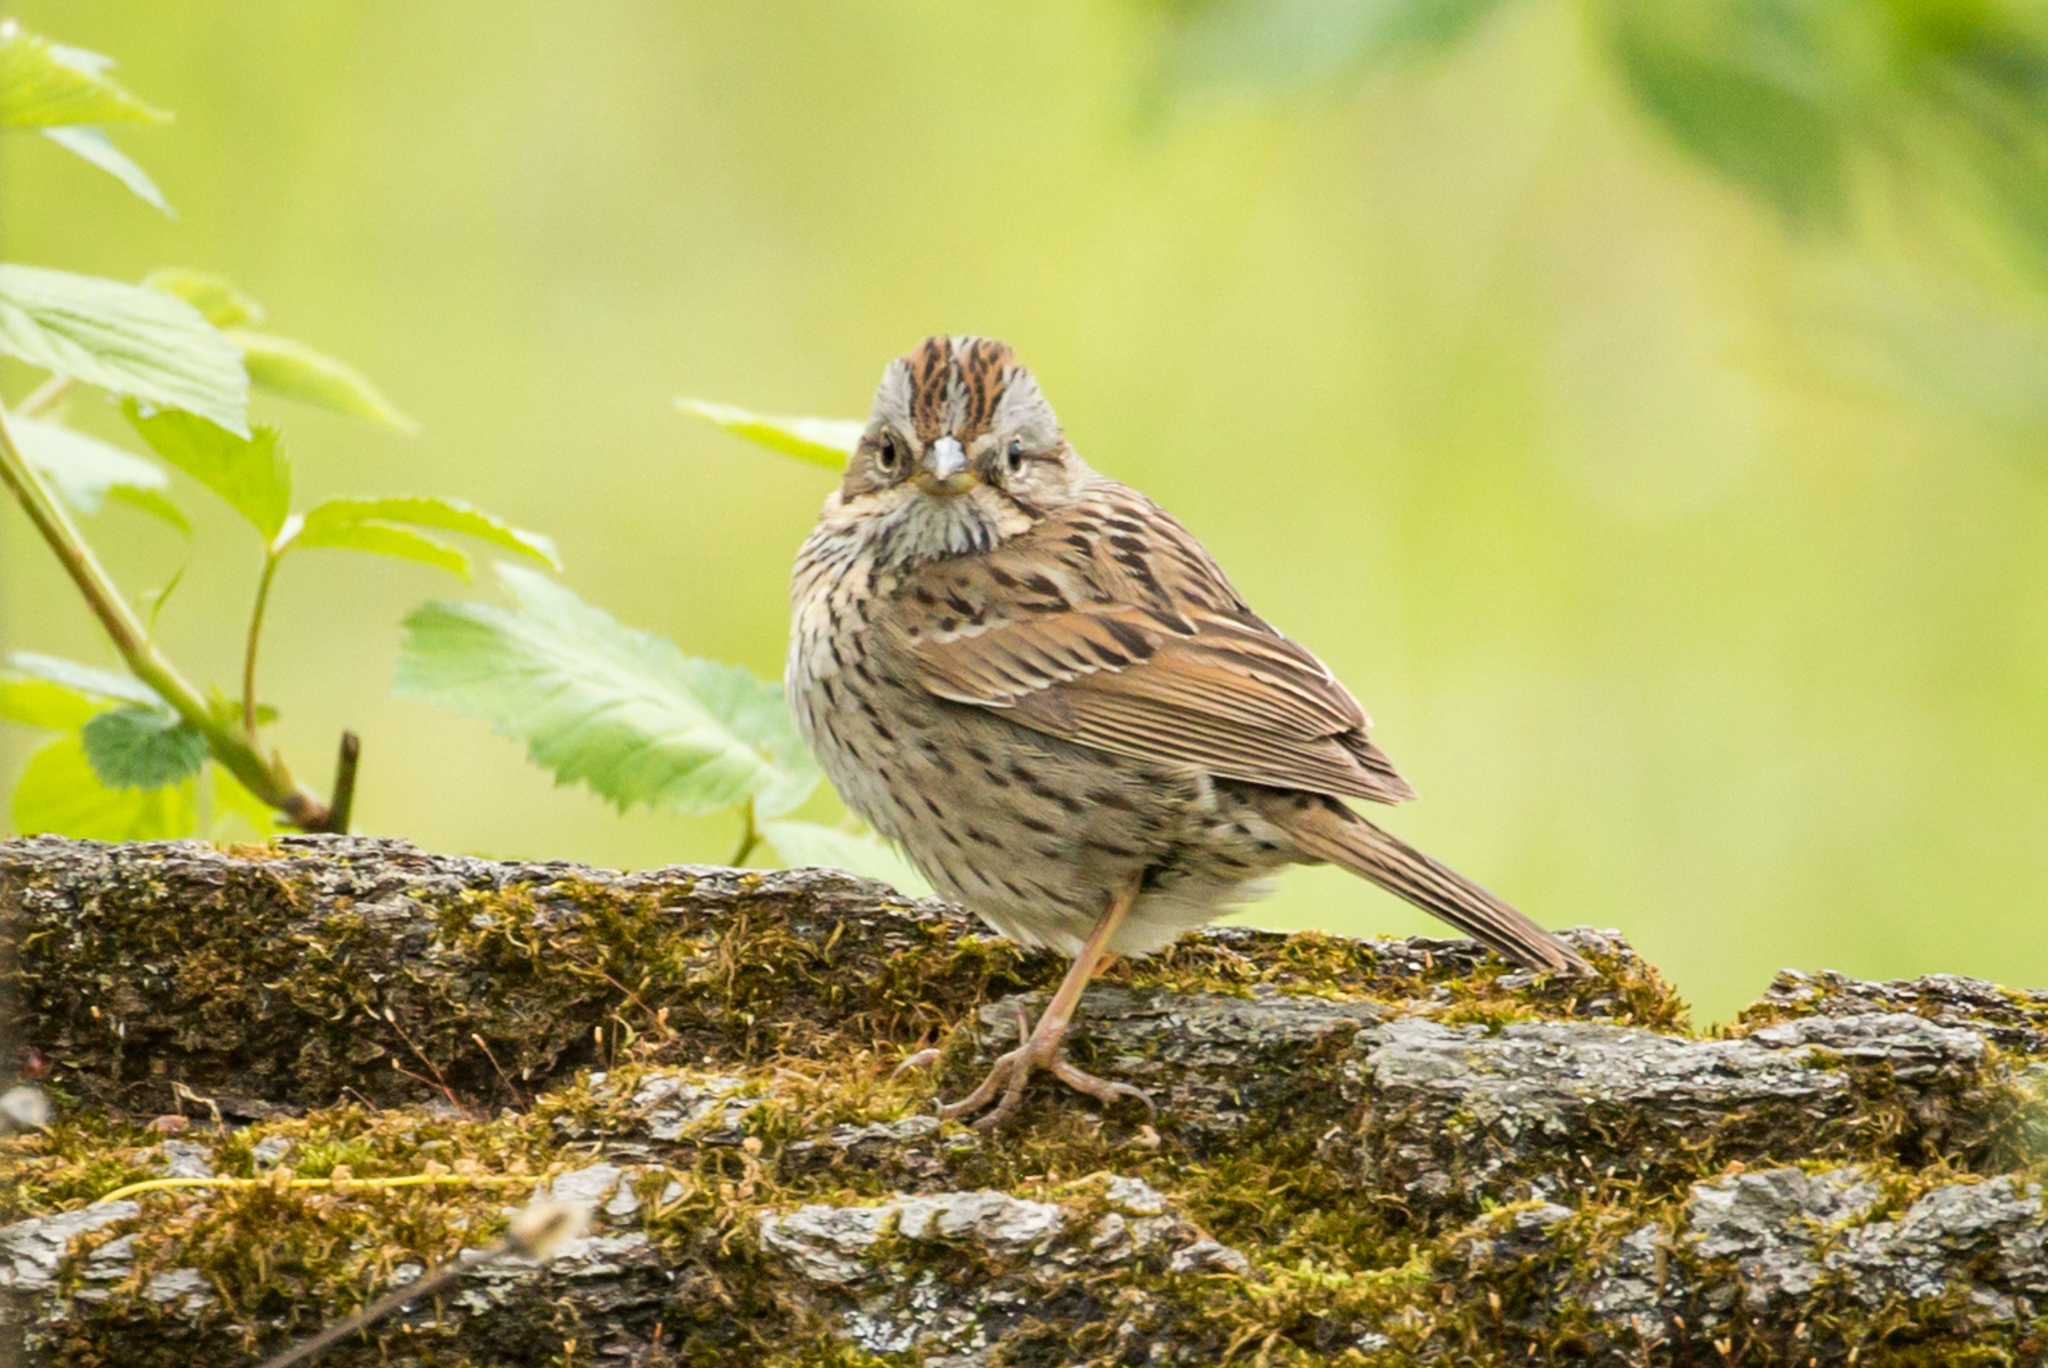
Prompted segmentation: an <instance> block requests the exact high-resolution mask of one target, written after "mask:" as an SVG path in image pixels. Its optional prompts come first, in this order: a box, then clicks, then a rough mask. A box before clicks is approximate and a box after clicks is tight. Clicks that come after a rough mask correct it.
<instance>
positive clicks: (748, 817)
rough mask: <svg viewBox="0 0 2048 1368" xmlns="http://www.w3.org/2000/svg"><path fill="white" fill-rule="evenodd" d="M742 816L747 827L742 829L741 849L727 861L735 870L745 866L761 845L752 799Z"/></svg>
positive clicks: (748, 801) (749, 800)
mask: <svg viewBox="0 0 2048 1368" xmlns="http://www.w3.org/2000/svg"><path fill="white" fill-rule="evenodd" d="M741 816H742V817H743V818H744V819H745V821H746V825H745V826H744V827H742V828H741V829H740V848H739V849H738V850H735V851H734V852H733V853H732V858H731V859H730V860H727V861H726V863H727V864H729V865H731V866H733V867H734V868H735V869H737V868H738V867H739V866H741V865H743V864H745V863H746V862H747V856H749V855H751V854H753V853H754V847H755V846H757V845H759V844H761V832H760V828H758V827H757V826H756V825H755V824H754V800H753V799H752V798H751V797H749V798H748V799H747V806H746V808H745V810H744V811H743V812H742V814H741Z"/></svg>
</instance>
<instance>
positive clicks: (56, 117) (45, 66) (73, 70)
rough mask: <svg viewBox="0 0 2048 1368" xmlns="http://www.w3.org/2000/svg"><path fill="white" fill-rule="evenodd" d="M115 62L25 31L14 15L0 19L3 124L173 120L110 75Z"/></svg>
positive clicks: (0, 114)
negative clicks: (130, 92) (0, 20)
mask: <svg viewBox="0 0 2048 1368" xmlns="http://www.w3.org/2000/svg"><path fill="white" fill-rule="evenodd" d="M113 65H114V61H113V59H112V58H111V57H102V56H101V55H100V54H99V53H97V52H87V51H86V50H85V49H83V48H74V47H64V46H62V45H61V44H57V43H53V42H50V41H49V40H48V39H46V38H40V37H37V36H36V35H35V34H33V33H27V32H24V31H23V29H22V27H21V26H20V25H19V24H17V23H15V22H14V21H13V20H11V19H10V20H8V21H7V22H5V23H0V128H50V127H53V126H56V125H59V124H99V123H164V122H166V121H168V120H169V119H170V117H171V116H170V115H169V114H168V113H166V112H165V111H163V110H161V109H153V108H151V107H150V106H149V105H146V104H144V103H143V102H142V101H141V100H138V99H136V98H135V97H134V96H133V95H131V94H129V93H128V92H127V91H126V90H125V89H123V88H122V87H121V84H120V83H119V82H118V81H116V80H114V79H113V78H112V77H110V76H108V75H107V72H108V70H109V69H111V68H112V67H113Z"/></svg>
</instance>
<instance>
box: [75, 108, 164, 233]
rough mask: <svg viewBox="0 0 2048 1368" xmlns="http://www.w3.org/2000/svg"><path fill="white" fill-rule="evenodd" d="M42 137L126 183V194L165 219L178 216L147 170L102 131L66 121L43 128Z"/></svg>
mask: <svg viewBox="0 0 2048 1368" xmlns="http://www.w3.org/2000/svg"><path fill="white" fill-rule="evenodd" d="M43 136H44V137H46V138H48V139H49V140H50V141H51V142H53V143H55V144H57V146H59V147H61V148H64V149H65V150H66V151H68V152H70V153H71V154H72V155H73V156H76V157H80V158H83V159H84V160H86V161H88V162H90V163H92V164H93V165H94V166H97V167H98V168H99V169H100V170H102V171H104V172H106V173H107V174H108V175H110V176H112V177H113V178H114V179H115V180H117V181H119V182H121V184H123V185H125V186H127V187H128V190H129V193H131V194H133V195H134V196H135V197H136V198H137V199H139V200H141V201H142V202H143V203H144V204H147V205H150V206H151V207H152V208H155V209H157V210H159V211H161V212H162V214H163V216H164V217H165V218H171V219H174V218H176V217H177V216H178V215H177V213H176V212H175V211H174V210H172V208H171V206H170V204H169V203H168V202H167V201H166V200H165V199H164V192H163V191H161V190H159V189H157V188H156V182H155V181H153V180H151V179H150V178H149V172H147V171H145V170H143V169H142V168H141V167H140V166H138V165H136V163H135V159H134V158H133V157H130V156H129V155H128V154H127V153H126V152H123V151H122V150H121V149H120V148H118V147H116V146H114V140H113V139H112V138H110V137H108V136H107V135H106V133H105V132H103V131H102V130H100V129H97V128H93V127H91V126H90V125H88V124H66V125H65V126H63V127H61V128H46V129H44V130H43Z"/></svg>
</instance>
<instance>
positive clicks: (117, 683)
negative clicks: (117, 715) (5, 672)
mask: <svg viewBox="0 0 2048 1368" xmlns="http://www.w3.org/2000/svg"><path fill="white" fill-rule="evenodd" d="M7 663H8V664H9V665H10V666H12V667H13V668H14V669H16V670H18V671H20V672H21V673H22V674H25V675H29V676H31V677H32V678H35V679H47V680H49V681H50V682H51V683H52V684H62V685H63V686H64V687H65V688H67V689H76V690H77V691H78V692H80V693H84V694H91V695H92V696H93V697H95V698H103V699H106V700H107V701H108V702H112V703H140V704H142V705H144V706H145V707H161V706H163V700H162V699H161V698H158V697H157V695H156V690H154V689H152V688H150V687H149V685H147V684H145V683H143V682H142V681H141V680H139V679H136V678H133V677H132V676H129V675H124V674H115V673H114V672H113V671H112V670H102V669H100V668H98V667H97V666H93V665H81V664H79V663H78V662H77V661H75V660H65V659H62V658H61V657H58V656H46V655H39V654H37V653H36V652H34V651H16V652H15V653H14V654H13V655H11V656H9V657H7Z"/></svg>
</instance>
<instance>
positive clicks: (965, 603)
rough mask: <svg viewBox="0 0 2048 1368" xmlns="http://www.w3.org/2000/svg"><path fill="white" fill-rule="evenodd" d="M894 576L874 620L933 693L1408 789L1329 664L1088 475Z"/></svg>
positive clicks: (1140, 753) (1319, 787)
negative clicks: (1016, 521) (996, 539)
mask: <svg viewBox="0 0 2048 1368" xmlns="http://www.w3.org/2000/svg"><path fill="white" fill-rule="evenodd" d="M898 593H899V598H898V603H899V609H900V611H899V612H898V613H897V614H895V615H894V616H892V618H891V619H890V621H891V630H892V632H893V633H894V634H895V635H896V637H897V644H898V646H899V647H900V648H901V649H902V650H903V651H904V652H905V653H906V654H907V655H908V656H909V658H910V660H911V662H912V667H913V669H914V670H915V671H916V674H917V677H918V680H919V682H920V683H921V684H923V686H924V687H925V688H926V689H928V690H930V691H931V692H932V693H934V694H936V695H937V696H939V697H941V698H946V699H951V700H953V701H954V702H958V703H968V704H973V705H975V706H978V707H984V708H994V709H1000V710H1002V711H1004V712H1005V713H1007V714H1008V715H1009V716H1011V717H1013V718H1015V719H1016V720H1017V721H1018V722H1021V723H1023V724H1024V725H1025V726H1028V727H1032V728H1034V729H1036V730H1039V731H1043V732H1047V733H1049V734H1051V735H1054V736H1059V737H1063V738H1065V739H1067V740H1071V741H1078V742H1081V743H1083V744H1085V745H1091V746H1098V747H1100V748H1101V749H1103V750H1106V751H1111V752H1114V753H1117V754H1121V755H1131V756H1137V757H1140V758H1143V759H1149V760H1159V761H1166V762H1170V763H1177V764H1191V765H1199V766H1201V767H1203V768H1205V769H1207V770H1208V771H1210V772H1211V773H1212V774H1215V775H1217V776H1219V777H1222V778H1227V779H1237V780H1241V781H1244V782H1246V783H1254V784H1266V785H1271V786H1273V787H1275V788H1298V789H1307V790H1310V791H1312V792H1316V793H1327V794H1331V795H1336V796H1346V797H1358V798H1372V799H1376V800H1378V801H1380V802H1386V803H1394V802H1400V801H1401V800H1403V799H1406V798H1412V797H1414V796H1415V793H1414V790H1413V789H1411V788H1409V787H1408V784H1407V782H1406V781H1405V780H1403V779H1402V778H1401V776H1400V775H1399V774H1398V773H1396V772H1395V770H1394V766H1393V763H1392V762H1391V761H1389V760H1388V759H1387V757H1386V756H1385V755H1384V754H1382V753H1381V752H1380V750H1379V748H1378V747H1376V746H1374V745H1373V744H1372V743H1371V742H1370V741H1369V740H1367V739H1366V728H1367V727H1368V726H1369V725H1370V721H1369V719H1368V718H1367V717H1366V715H1365V710H1364V709H1363V708H1361V707H1360V706H1359V704H1358V700H1357V699H1355V698H1353V697H1352V696H1351V694H1350V693H1349V692H1348V691H1347V690H1346V689H1345V688H1344V686H1343V685H1342V684H1339V683H1338V682H1337V680H1336V678H1335V677H1334V676H1333V675H1331V673H1330V671H1329V668H1328V667H1327V666H1325V665H1324V664H1323V663H1322V662H1321V661H1319V660H1317V659H1316V658H1315V657H1314V656H1313V655H1311V654H1310V653H1309V652H1308V651H1306V650H1304V649H1302V648H1301V647H1300V646H1298V645H1296V644H1295V643H1294V642H1292V641H1290V640H1288V639H1287V638H1286V637H1284V636H1282V635H1281V634H1280V633H1279V632H1277V631H1275V630H1274V629H1273V628H1272V627H1270V626H1268V625H1267V624H1266V623H1265V622H1264V621H1262V620H1261V619H1260V618H1259V617H1258V615H1257V614H1255V613H1253V612H1252V611H1251V609H1250V608H1248V607H1246V606H1245V604H1244V601H1243V600H1242V599H1240V598H1239V597H1238V596H1237V591H1236V590H1235V589H1233V588H1232V587H1231V585H1230V582H1229V580H1228V579H1226V578H1225V577H1224V575H1223V572H1222V570H1220V569H1219V568H1218V567H1217V566H1216V563H1215V562H1214V561H1213V560H1211V559H1210V557H1209V554H1208V552H1207V551H1205V550H1204V549H1203V548H1202V546H1201V544H1200V543H1199V542H1197V541H1196V540H1195V539H1194V537H1193V536H1191V535H1190V534H1189V533H1188V532H1187V530H1186V529H1184V528H1182V527H1181V526H1180V524H1178V523H1176V522H1174V521H1173V519H1172V518H1170V517H1169V516H1167V514H1166V513H1165V512H1163V511H1162V510H1160V509H1159V508H1158V507H1157V506H1156V505H1153V504H1152V503H1151V502H1150V501H1149V500H1146V499H1145V498H1144V496H1143V495H1140V494H1138V493H1136V492H1135V491H1133V490H1129V489H1125V488H1123V487H1122V486H1120V485H1110V484H1107V483H1106V484H1105V487H1104V490H1103V492H1102V496H1101V497H1100V498H1099V499H1097V500H1093V501H1090V502H1088V503H1086V504H1083V505H1081V506H1080V507H1078V508H1075V509H1073V510H1070V511H1068V512H1066V513H1063V514H1059V515H1056V516H1054V517H1052V518H1048V519H1047V520H1046V521H1044V522H1042V523H1040V524H1039V525H1038V526H1037V527H1035V528H1033V529H1032V530H1031V531H1030V532H1027V533H1025V534H1023V535H1022V536H1019V537H1016V538H1014V539H1012V540H1011V541H1010V542H1008V543H1006V544H1005V545H1004V546H1002V547H1001V548H999V549H998V550H996V551H995V552H993V553H991V554H990V555H989V556H987V557H986V558H983V559H981V560H955V561H944V562H938V563H935V564H933V565H929V566H925V567H923V568H921V569H919V570H917V571H915V572H913V573H912V574H911V575H910V576H909V578H908V579H907V581H906V582H905V583H904V584H903V585H902V586H900V588H899V591H898Z"/></svg>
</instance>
